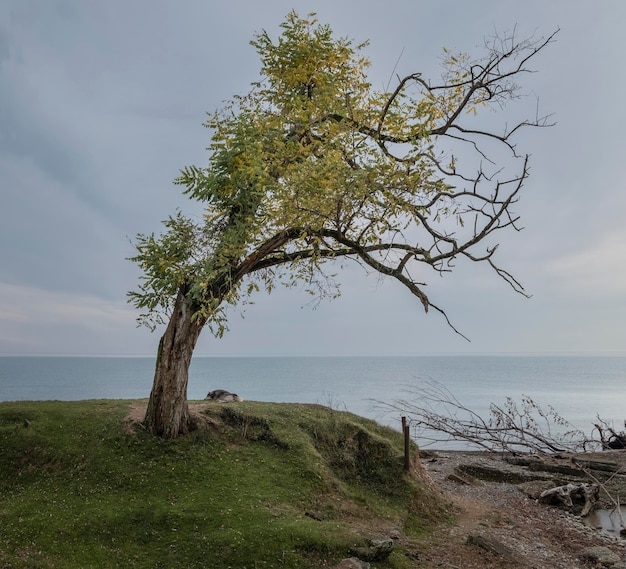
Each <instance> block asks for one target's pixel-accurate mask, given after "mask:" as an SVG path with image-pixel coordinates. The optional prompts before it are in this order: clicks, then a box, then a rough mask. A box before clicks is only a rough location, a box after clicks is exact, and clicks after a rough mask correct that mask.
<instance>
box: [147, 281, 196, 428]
mask: <svg viewBox="0 0 626 569" xmlns="http://www.w3.org/2000/svg"><path fill="white" fill-rule="evenodd" d="M194 312H195V310H194V308H193V306H192V305H191V303H190V301H189V299H188V298H187V287H186V286H184V285H183V286H181V288H180V289H179V291H178V295H177V297H176V303H175V305H174V311H173V313H172V315H171V317H170V321H169V323H168V325H167V328H166V330H165V333H164V334H163V336H162V337H161V341H160V342H159V349H158V352H157V360H156V367H155V371H154V382H153V384H152V391H151V392H150V400H149V402H148V409H147V411H146V417H145V419H144V425H145V426H146V429H147V430H148V432H150V433H152V434H153V435H157V436H160V437H164V438H175V437H178V436H180V435H184V434H186V433H188V432H189V426H190V423H189V420H190V418H189V406H188V404H187V383H188V381H189V364H190V363H191V356H192V355H193V350H194V348H195V346H196V342H197V341H198V337H199V336H200V332H201V331H202V328H203V326H204V324H205V322H206V320H205V319H203V318H196V319H195V320H194V319H193V318H192V317H193V314H194Z"/></svg>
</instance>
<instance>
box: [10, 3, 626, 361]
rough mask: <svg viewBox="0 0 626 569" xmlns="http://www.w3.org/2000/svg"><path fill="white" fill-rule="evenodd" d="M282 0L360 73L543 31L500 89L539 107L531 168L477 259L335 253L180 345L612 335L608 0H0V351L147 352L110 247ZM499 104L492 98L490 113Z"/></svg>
mask: <svg viewBox="0 0 626 569" xmlns="http://www.w3.org/2000/svg"><path fill="white" fill-rule="evenodd" d="M292 9H295V10H296V11H297V12H298V13H299V14H300V15H306V14H307V13H309V12H316V13H317V17H318V19H319V20H320V22H322V23H327V24H330V26H331V27H332V28H333V30H334V31H335V33H336V35H338V36H341V37H346V36H347V37H350V38H353V39H354V40H355V41H356V42H357V43H358V42H361V41H364V40H369V42H370V43H369V46H368V47H367V49H366V55H367V56H368V57H369V59H370V60H371V63H372V65H371V68H370V80H371V82H372V84H373V85H374V86H379V87H381V88H382V87H383V86H384V85H386V84H387V83H388V82H389V79H390V77H393V74H394V73H399V74H400V75H408V74H409V73H414V72H422V73H423V76H426V77H432V78H436V77H437V76H438V73H439V70H438V67H437V66H438V64H439V62H440V60H441V55H442V49H443V48H444V47H447V48H450V49H453V50H460V51H465V52H468V53H469V54H472V55H480V54H481V53H482V52H481V49H482V46H483V43H484V38H485V37H488V36H491V35H493V34H494V32H499V33H502V32H506V31H510V30H512V29H513V28H515V29H516V33H517V34H518V37H527V36H531V35H533V34H534V35H535V36H536V37H541V36H547V35H549V34H551V33H552V32H554V31H555V30H557V29H559V32H558V34H557V41H556V42H555V43H553V44H551V45H550V46H548V47H547V48H546V49H545V50H544V51H543V52H542V53H541V54H540V55H539V56H538V57H537V59H536V60H534V62H533V68H534V69H535V70H536V73H534V74H532V75H528V76H527V77H526V78H525V79H524V82H523V83H522V88H523V91H524V92H525V93H526V94H527V95H528V96H526V97H524V98H522V99H521V100H520V101H518V102H516V105H521V106H520V107H517V108H516V110H515V111H511V112H519V110H520V109H522V111H524V112H525V109H528V112H527V114H528V116H529V117H530V118H532V117H533V116H534V113H535V108H536V106H537V104H539V107H540V111H541V112H542V113H544V114H547V113H551V114H552V120H553V121H554V122H555V126H554V127H552V128H549V129H533V130H532V131H525V132H524V133H523V134H522V135H521V136H520V139H519V140H518V149H519V150H520V152H524V153H529V154H530V155H531V159H530V160H531V161H530V168H531V169H530V177H529V179H528V181H527V182H526V184H525V186H524V189H523V191H522V198H521V200H520V202H519V203H518V204H516V206H515V212H517V213H518V214H519V215H520V216H521V225H522V226H523V227H524V229H523V231H521V232H519V233H517V232H512V233H507V234H500V240H499V241H500V248H499V250H498V257H497V260H498V262H499V264H500V265H501V266H503V267H504V268H506V269H507V270H508V271H510V272H511V273H513V274H514V275H515V276H516V277H517V278H518V279H519V280H520V281H521V282H522V284H523V285H524V287H525V288H526V290H527V291H528V293H529V294H531V295H532V297H531V298H524V297H522V296H521V295H519V294H516V293H515V292H514V291H513V290H512V289H511V288H510V287H509V286H508V285H507V284H506V283H505V282H503V281H502V280H501V279H499V278H498V277H497V275H495V274H494V273H493V272H492V271H490V270H489V269H488V267H486V266H483V267H474V266H468V265H467V264H465V263H462V262H459V264H458V265H457V267H456V268H455V271H454V272H453V273H452V274H450V275H447V276H446V277H445V278H443V279H438V280H436V281H435V282H434V283H433V284H432V285H431V286H430V287H429V290H428V294H429V296H430V297H431V300H432V301H433V302H435V303H436V304H437V305H438V306H441V307H442V308H443V309H445V310H446V312H447V314H448V316H449V318H450V320H451V321H452V323H453V324H454V326H455V327H456V328H458V329H459V330H460V331H461V332H462V333H463V334H464V335H465V336H467V337H468V338H469V340H470V341H466V340H465V339H463V338H461V337H460V336H459V335H457V334H455V333H454V332H453V331H452V330H451V329H450V327H448V326H447V324H446V322H445V320H444V319H443V318H441V316H440V315H438V314H437V313H436V312H430V313H429V314H424V311H423V309H422V306H421V304H420V303H419V302H418V300H417V299H416V298H415V297H413V296H411V295H410V293H409V292H408V291H407V290H405V289H403V288H402V287H401V285H400V284H398V283H393V282H386V281H382V282H381V280H380V279H379V278H377V277H376V275H367V274H365V273H364V272H363V271H362V270H361V269H360V268H358V267H348V268H347V269H346V270H345V271H344V272H343V273H342V274H341V275H340V278H339V281H340V283H341V286H342V296H341V297H340V298H339V299H337V300H333V301H324V302H322V303H321V304H320V305H319V306H312V305H311V304H310V298H309V296H308V295H307V294H306V293H305V292H304V291H303V290H299V289H295V290H276V291H274V292H273V293H272V294H271V295H266V294H259V295H257V296H256V298H255V304H254V305H251V306H248V307H247V308H246V309H245V312H244V313H243V314H242V313H241V311H239V310H230V311H229V322H230V331H229V332H227V334H226V335H225V336H224V337H223V338H221V339H216V338H213V337H212V336H211V335H210V333H209V331H208V330H205V332H204V333H203V335H202V336H201V338H200V341H199V343H198V346H197V349H196V354H198V355H216V356H222V355H234V356H257V355H268V356H270V355H272V356H274V355H429V354H485V353H489V354H510V353H524V354H622V355H624V354H626V223H624V220H625V219H626V192H625V191H624V190H625V182H626V147H625V143H624V130H625V128H624V127H625V126H626V105H624V101H625V100H626V74H624V73H623V69H624V57H625V56H626V35H624V33H623V30H622V27H623V23H624V22H625V21H626V2H623V1H622V0H603V1H601V2H589V1H580V0H551V1H550V2H546V1H545V0H538V1H536V0H527V1H525V2H513V1H502V0H473V1H472V2H462V1H461V0H455V1H451V0H411V1H408V0H407V1H398V0H387V1H385V2H382V1H376V0H342V1H338V0H333V1H332V2H331V1H328V0H319V1H315V2H313V1H304V0H293V1H291V2H287V1H282V0H281V1H278V0H268V1H267V2H253V1H252V0H247V1H243V0H228V1H221V0H216V1H211V0H181V1H180V2H171V1H169V0H134V1H132V2H129V1H127V0H109V1H107V2H86V1H84V0H0V355H16V354H26V355H30V354H33V355H35V354H38V355H41V354H54V355H152V354H154V353H155V351H156V347H157V345H158V340H159V336H160V333H161V332H162V330H157V331H155V332H153V333H152V332H150V330H148V329H147V328H145V327H137V325H136V316H137V314H136V312H135V310H134V309H133V307H132V306H131V305H129V304H128V303H127V296H126V293H127V291H129V290H131V289H133V288H135V287H136V284H137V282H138V278H139V271H138V269H137V267H135V266H134V265H133V264H132V263H131V262H129V261H128V260H127V258H128V257H129V256H131V255H132V254H133V245H132V241H133V238H134V236H135V235H136V234H137V233H150V232H159V231H160V227H161V226H160V222H161V220H163V219H165V218H166V217H167V216H168V215H170V214H171V213H174V211H175V210H176V208H180V209H181V210H182V211H183V212H191V213H193V212H197V211H198V210H197V206H196V205H195V204H193V203H192V202H190V201H189V200H188V199H187V198H184V197H182V196H181V195H180V188H179V187H178V186H175V185H173V183H172V181H173V179H174V178H175V177H176V176H177V175H178V172H179V170H180V169H181V168H182V167H184V166H185V165H189V164H196V165H201V166H202V165H205V164H206V163H207V160H208V156H207V151H206V147H207V146H208V143H209V136H210V133H209V131H207V129H205V128H203V127H202V123H203V122H204V120H205V118H206V113H207V112H209V113H210V112H212V111H214V110H216V109H218V108H220V107H221V106H222V105H223V103H224V101H226V100H228V99H230V98H231V97H233V96H234V95H237V94H243V93H245V92H247V91H248V89H249V86H250V83H252V82H253V81H255V80H256V79H257V78H258V70H259V62H258V58H257V54H256V52H255V50H254V48H253V47H252V46H250V44H249V42H250V40H251V39H252V38H253V36H254V34H255V33H258V32H260V31H262V30H267V31H268V32H269V33H270V34H271V35H272V36H273V37H276V36H277V34H278V30H279V24H280V23H281V22H282V21H283V20H284V18H285V16H286V15H287V13H288V12H289V11H290V10H292ZM505 112H507V111H505Z"/></svg>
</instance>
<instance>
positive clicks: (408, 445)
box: [402, 417, 411, 472]
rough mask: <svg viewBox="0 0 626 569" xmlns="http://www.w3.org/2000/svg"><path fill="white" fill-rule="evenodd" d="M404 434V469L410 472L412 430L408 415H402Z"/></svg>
mask: <svg viewBox="0 0 626 569" xmlns="http://www.w3.org/2000/svg"><path fill="white" fill-rule="evenodd" d="M402 434H403V435H404V470H406V471H407V472H408V471H409V469H410V468H411V456H410V449H411V431H410V429H409V425H408V423H407V420H406V417H402Z"/></svg>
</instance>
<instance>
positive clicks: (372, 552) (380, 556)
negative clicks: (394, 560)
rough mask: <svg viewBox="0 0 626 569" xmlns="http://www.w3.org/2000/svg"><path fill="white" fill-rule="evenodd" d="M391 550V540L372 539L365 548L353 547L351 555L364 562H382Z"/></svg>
mask: <svg viewBox="0 0 626 569" xmlns="http://www.w3.org/2000/svg"><path fill="white" fill-rule="evenodd" d="M392 550H393V541H392V540H391V539H388V538H385V539H372V540H370V542H369V545H368V546H367V547H355V548H354V549H353V553H354V554H355V555H357V556H358V557H359V559H364V560H365V561H384V560H385V559H387V558H388V557H389V556H390V555H391V552H392Z"/></svg>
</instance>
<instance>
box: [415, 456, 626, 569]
mask: <svg viewBox="0 0 626 569" xmlns="http://www.w3.org/2000/svg"><path fill="white" fill-rule="evenodd" d="M607 455H610V460H611V462H617V463H618V464H622V463H623V464H625V465H626V453H624V451H610V452H607V453H598V454H597V455H594V456H595V458H597V459H598V460H606V459H607ZM584 456H585V458H592V459H593V458H594V456H591V455H584ZM598 457H600V458H598ZM565 460H566V461H569V460H570V459H567V458H566V459H565ZM422 464H423V466H424V469H425V470H426V472H427V473H428V474H429V476H430V477H431V478H432V479H433V481H434V482H435V483H436V484H437V486H438V487H439V488H440V489H441V490H442V491H443V492H444V494H445V495H446V496H447V497H448V498H449V499H450V500H451V501H452V502H453V503H454V504H455V506H456V510H457V516H456V518H455V523H454V525H453V526H451V527H448V528H446V529H444V530H442V531H443V533H442V534H441V535H438V536H433V538H432V540H431V542H430V543H429V544H428V545H426V547H425V549H424V550H423V551H422V552H421V553H420V555H419V563H418V564H417V565H416V567H441V568H447V569H454V568H458V569H472V568H480V569H495V568H505V567H506V568H507V569H513V568H518V567H520V568H521V567H523V568H536V569H540V568H541V569H544V568H551V569H583V568H584V569H589V568H596V567H604V566H607V565H602V564H600V563H599V562H593V561H589V560H587V559H585V555H584V550H585V549H586V548H589V547H592V546H603V547H605V548H608V549H610V550H611V551H613V552H614V553H616V554H617V555H618V556H619V558H620V559H621V560H622V561H623V560H626V540H622V539H620V538H619V537H616V536H611V535H609V534H607V533H605V532H603V531H600V530H599V529H596V528H591V527H589V526H588V525H586V524H585V523H584V522H583V521H582V519H581V518H580V517H578V516H576V515H574V514H572V513H568V512H567V511H564V510H563V509H560V508H559V507H556V506H550V505H546V504H541V503H539V502H538V500H536V499H532V498H530V497H529V496H527V494H525V493H524V492H523V491H522V490H521V489H520V486H519V484H518V483H506V482H504V483H503V482H486V481H482V480H475V479H474V480H468V481H469V482H470V483H469V484H468V483H463V482H461V481H459V480H458V479H455V477H454V476H452V478H450V475H453V474H454V473H455V471H456V472H458V470H456V469H457V467H458V466H459V465H467V464H477V465H480V466H483V467H485V468H487V469H491V468H493V469H496V470H497V469H499V468H504V469H507V468H509V467H510V466H509V464H508V463H505V461H504V459H503V458H502V457H500V456H499V455H491V454H487V453H482V452H481V453H471V452H438V453H432V454H430V456H425V457H423V458H422ZM522 470H523V469H522ZM470 478H471V477H470ZM580 481H581V480H576V482H580ZM477 538H479V539H477ZM481 539H484V540H487V543H496V544H499V545H501V546H503V547H502V548H501V550H500V551H499V552H497V553H493V552H491V551H488V550H487V549H485V548H484V547H480V546H479V545H476V544H475V543H476V542H479V541H480V540H481ZM615 567H619V564H618V565H616V566H615ZM624 567H626V565H624Z"/></svg>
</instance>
